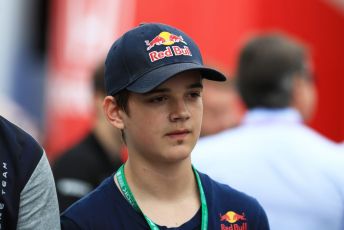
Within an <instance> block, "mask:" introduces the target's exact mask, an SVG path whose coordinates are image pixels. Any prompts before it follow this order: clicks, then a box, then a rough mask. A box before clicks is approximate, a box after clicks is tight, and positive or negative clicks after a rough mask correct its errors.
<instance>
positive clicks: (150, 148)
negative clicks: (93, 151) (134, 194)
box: [123, 71, 203, 162]
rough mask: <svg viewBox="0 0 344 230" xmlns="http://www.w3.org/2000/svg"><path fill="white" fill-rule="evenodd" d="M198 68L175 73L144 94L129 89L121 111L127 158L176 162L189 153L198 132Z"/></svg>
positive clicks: (200, 90) (200, 110) (199, 111)
mask: <svg viewBox="0 0 344 230" xmlns="http://www.w3.org/2000/svg"><path fill="white" fill-rule="evenodd" d="M202 88H203V87H202V81H201V77H200V73H199V72H198V71H187V72H184V73H181V74H178V75H176V76H174V77H172V78H171V79H169V80H167V81H166V82H165V83H163V84H161V85H160V86H158V87H156V88H155V89H153V90H152V91H150V92H148V93H145V94H136V93H131V95H130V97H129V101H128V109H129V111H130V115H127V114H125V113H123V123H124V132H125V137H126V142H127V146H128V150H129V155H130V158H132V157H139V158H144V159H146V160H148V161H150V162H154V161H159V162H177V161H179V160H183V159H186V158H188V157H189V156H190V153H191V151H192V149H193V147H194V146H195V144H196V141H197V139H198V137H199V134H200V129H201V122H202V113H203V104H202Z"/></svg>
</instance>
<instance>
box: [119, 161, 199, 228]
mask: <svg viewBox="0 0 344 230" xmlns="http://www.w3.org/2000/svg"><path fill="white" fill-rule="evenodd" d="M124 173H125V177H126V179H127V182H128V185H129V187H130V189H131V191H132V193H133V195H134V197H135V199H136V201H137V203H138V205H139V206H140V208H141V210H142V211H143V213H145V215H147V216H148V217H149V218H151V219H152V220H153V221H154V222H155V223H157V224H159V225H164V226H168V227H177V226H180V225H181V224H183V223H184V222H186V221H187V220H189V219H191V218H192V217H193V216H194V215H195V213H196V212H197V210H198V209H199V208H200V198H199V190H198V186H197V181H196V179H195V175H194V172H193V170H192V167H191V161H190V159H189V158H188V159H185V160H184V161H182V162H179V163H176V164H165V165H159V166H154V165H152V164H149V165H145V164H142V162H141V163H139V164H136V162H133V161H130V157H129V160H128V161H127V162H126V165H125V168H124ZM167 216H169V218H165V217H167Z"/></svg>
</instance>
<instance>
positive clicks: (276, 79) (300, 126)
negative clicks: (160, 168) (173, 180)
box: [192, 34, 344, 230]
mask: <svg viewBox="0 0 344 230" xmlns="http://www.w3.org/2000/svg"><path fill="white" fill-rule="evenodd" d="M237 84H238V90H239V93H240V95H241V97H242V99H243V101H244V103H245V104H246V106H247V108H248V112H247V113H246V114H245V116H244V119H243V121H242V123H241V125H240V126H238V127H237V128H234V129H231V130H227V131H224V132H222V133H220V134H216V135H212V136H209V137H204V138H201V139H200V141H199V142H198V144H197V145H196V147H195V149H194V151H193V155H192V156H193V158H192V162H193V164H194V165H195V167H197V168H199V169H200V170H203V171H205V172H207V173H208V174H209V175H210V176H211V177H213V178H214V179H215V180H218V181H220V182H223V183H226V184H230V185H231V186H234V187H236V188H238V189H240V190H242V191H244V192H246V193H248V194H250V195H252V196H254V197H256V198H257V199H258V201H259V202H261V204H262V206H263V207H264V208H265V210H266V211H267V215H268V218H269V222H270V226H271V229H279V230H284V229H300V230H301V229H302V230H313V229H332V230H339V229H344V225H343V224H344V158H343V155H341V154H339V152H338V147H337V146H336V144H335V143H333V142H331V141H330V140H328V139H326V138H325V137H323V136H321V135H320V134H319V133H317V132H315V131H314V130H312V129H311V128H309V127H307V126H306V125H305V124H304V123H303V122H304V121H305V120H307V119H308V118H310V117H311V115H312V113H313V111H314V106H315V102H316V92H315V85H314V79H313V77H312V70H311V69H310V65H309V59H308V53H307V50H306V49H305V48H304V47H303V46H302V45H301V44H299V43H297V42H296V41H293V40H291V39H289V38H287V37H285V36H283V35H278V34H268V35H263V36H260V37H256V38H254V39H253V40H251V41H250V42H249V43H248V44H247V45H246V46H245V47H244V48H243V49H242V51H241V54H240V57H239V65H238V76H237Z"/></svg>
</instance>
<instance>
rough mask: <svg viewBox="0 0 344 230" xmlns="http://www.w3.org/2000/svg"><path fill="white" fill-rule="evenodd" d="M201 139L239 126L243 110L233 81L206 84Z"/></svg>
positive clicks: (208, 82)
mask: <svg viewBox="0 0 344 230" xmlns="http://www.w3.org/2000/svg"><path fill="white" fill-rule="evenodd" d="M204 86H205V87H204V90H203V119H202V128H201V137H203V136H208V135H212V134H215V133H218V132H221V131H223V130H226V129H228V128H232V127H235V126H237V125H238V124H239V123H240V120H241V118H242V113H243V109H242V106H241V105H240V99H239V96H238V93H237V91H236V89H235V87H234V82H233V79H227V81H225V82H221V83H219V82H215V81H214V82H213V81H206V82H204Z"/></svg>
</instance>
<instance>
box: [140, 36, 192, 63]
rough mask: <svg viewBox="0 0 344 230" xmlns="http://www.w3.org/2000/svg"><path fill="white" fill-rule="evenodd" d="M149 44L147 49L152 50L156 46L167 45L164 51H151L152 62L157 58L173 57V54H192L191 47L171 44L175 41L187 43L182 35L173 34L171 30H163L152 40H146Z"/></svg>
mask: <svg viewBox="0 0 344 230" xmlns="http://www.w3.org/2000/svg"><path fill="white" fill-rule="evenodd" d="M145 43H146V45H147V51H149V50H151V49H152V48H153V47H155V46H160V45H165V46H167V47H166V49H165V50H163V51H151V52H149V58H150V60H151V62H155V61H157V60H160V59H163V58H165V57H172V56H179V55H186V56H192V54H191V51H190V49H189V47H187V46H184V47H179V46H171V45H173V44H175V43H183V44H185V45H187V43H186V42H185V41H184V39H183V37H182V36H178V35H175V34H171V33H169V32H166V31H163V32H161V33H160V34H159V35H157V36H155V37H154V38H153V39H152V40H151V41H148V40H146V41H145Z"/></svg>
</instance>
